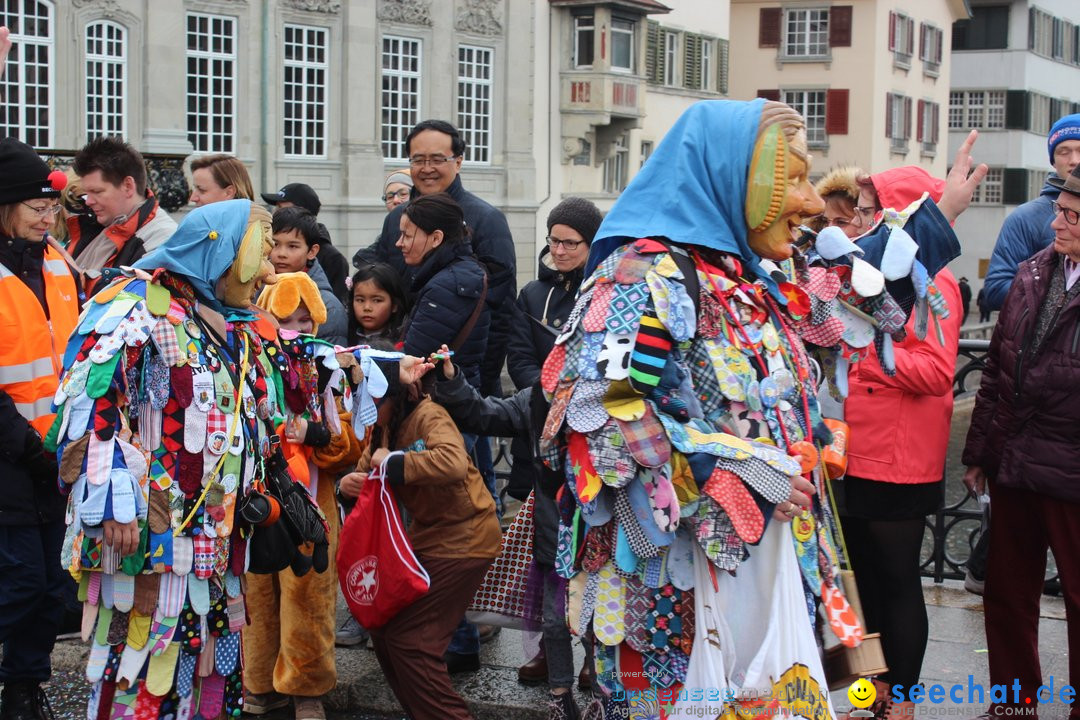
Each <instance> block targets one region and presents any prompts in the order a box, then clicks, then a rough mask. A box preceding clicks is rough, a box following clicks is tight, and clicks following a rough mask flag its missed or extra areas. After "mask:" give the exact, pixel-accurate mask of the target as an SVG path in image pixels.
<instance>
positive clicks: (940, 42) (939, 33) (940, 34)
mask: <svg viewBox="0 0 1080 720" xmlns="http://www.w3.org/2000/svg"><path fill="white" fill-rule="evenodd" d="M934 37H935V38H936V39H937V45H936V46H935V47H934V62H936V63H937V64H938V65H940V64H941V48H942V47H943V46H944V45H945V31H944V30H941V29H940V28H938V29H937V30H935V31H934Z"/></svg>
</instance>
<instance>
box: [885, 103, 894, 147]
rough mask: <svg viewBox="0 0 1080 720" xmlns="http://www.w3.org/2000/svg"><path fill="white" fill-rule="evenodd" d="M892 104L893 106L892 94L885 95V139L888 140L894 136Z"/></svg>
mask: <svg viewBox="0 0 1080 720" xmlns="http://www.w3.org/2000/svg"><path fill="white" fill-rule="evenodd" d="M892 104H893V96H892V93H885V137H887V138H891V137H892V136H893V126H892V120H893V116H892Z"/></svg>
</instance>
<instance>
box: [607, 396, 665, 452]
mask: <svg viewBox="0 0 1080 720" xmlns="http://www.w3.org/2000/svg"><path fill="white" fill-rule="evenodd" d="M616 422H617V423H618V425H619V429H620V430H621V431H622V433H623V437H624V438H625V439H626V447H627V448H629V450H630V454H631V455H633V456H634V459H635V460H637V462H638V464H640V465H644V466H646V467H660V466H661V465H663V464H665V463H666V462H667V461H668V460H669V459H670V458H671V443H670V442H668V436H667V432H666V431H665V430H664V426H663V424H662V423H661V422H660V420H659V419H658V418H657V416H656V412H655V411H653V409H652V407H651V406H650V405H649V404H648V403H646V404H645V413H644V414H643V415H642V416H641V417H640V418H638V419H637V420H619V419H616Z"/></svg>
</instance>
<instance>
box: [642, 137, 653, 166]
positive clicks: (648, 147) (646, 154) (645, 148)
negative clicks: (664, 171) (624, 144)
mask: <svg viewBox="0 0 1080 720" xmlns="http://www.w3.org/2000/svg"><path fill="white" fill-rule="evenodd" d="M652 151H653V143H652V140H642V141H641V167H645V161H646V160H648V159H649V158H650V157H652Z"/></svg>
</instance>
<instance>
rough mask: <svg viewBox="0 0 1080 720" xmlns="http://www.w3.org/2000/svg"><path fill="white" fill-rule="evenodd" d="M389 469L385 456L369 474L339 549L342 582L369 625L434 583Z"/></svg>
mask: <svg viewBox="0 0 1080 720" xmlns="http://www.w3.org/2000/svg"><path fill="white" fill-rule="evenodd" d="M400 454H401V452H400V451H398V452H393V453H391V454H390V455H388V456H387V458H389V457H391V456H393V455H400ZM385 472H386V460H384V461H383V462H382V464H381V465H380V466H379V467H377V468H374V469H373V470H372V471H371V474H369V475H368V479H367V482H365V483H364V487H363V489H362V490H361V491H360V496H359V497H358V498H357V499H356V506H355V507H354V508H353V510H352V512H351V513H349V517H347V518H346V519H345V526H344V527H343V528H342V529H341V540H340V542H339V544H338V553H337V569H338V581H339V582H340V583H341V591H342V593H343V594H344V595H345V602H347V603H348V605H349V612H351V613H352V615H353V617H354V618H356V620H357V622H359V623H360V624H361V625H363V626H364V627H365V628H367V629H369V630H370V629H372V628H377V627H382V626H383V625H385V624H386V623H388V622H390V620H391V619H393V617H394V616H395V615H397V614H398V613H399V612H400V611H401V609H402V608H404V607H406V606H407V605H411V604H412V603H413V602H414V601H415V600H416V599H417V598H419V597H421V596H422V595H423V594H424V593H426V592H427V591H428V588H429V587H431V578H429V577H428V574H427V571H426V570H424V567H423V566H422V565H421V564H420V561H419V560H417V559H416V555H415V554H414V553H413V550H412V544H411V543H410V542H409V538H408V536H406V535H405V529H404V528H403V527H402V525H401V515H400V514H398V508H397V503H395V502H394V496H393V495H392V494H391V492H390V488H389V487H387V484H386V481H385V480H384V476H385Z"/></svg>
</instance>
